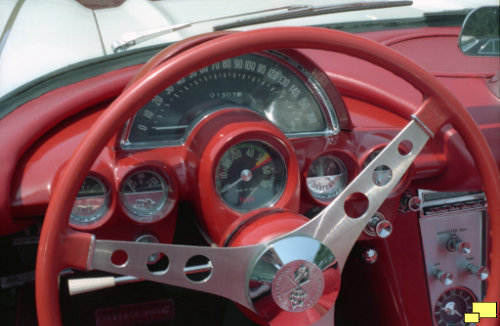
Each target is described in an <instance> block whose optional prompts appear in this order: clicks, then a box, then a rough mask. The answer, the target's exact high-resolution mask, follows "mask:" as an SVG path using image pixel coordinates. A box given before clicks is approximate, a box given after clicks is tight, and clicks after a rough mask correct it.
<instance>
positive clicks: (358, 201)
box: [344, 192, 369, 218]
mask: <svg viewBox="0 0 500 326" xmlns="http://www.w3.org/2000/svg"><path fill="white" fill-rule="evenodd" d="M368 202H369V201H368V197H366V196H365V195H364V194H362V193H360V192H355V193H353V194H351V195H349V197H347V199H346V201H345V202H344V211H345V213H346V214H347V216H349V217H350V218H358V217H361V216H362V215H363V214H364V213H365V212H366V211H367V210H368Z"/></svg>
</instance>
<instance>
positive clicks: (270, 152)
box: [215, 141, 286, 212]
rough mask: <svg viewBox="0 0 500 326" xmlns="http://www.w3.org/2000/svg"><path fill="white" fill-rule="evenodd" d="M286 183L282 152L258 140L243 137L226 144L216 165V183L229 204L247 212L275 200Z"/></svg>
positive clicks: (218, 190)
mask: <svg viewBox="0 0 500 326" xmlns="http://www.w3.org/2000/svg"><path fill="white" fill-rule="evenodd" d="M285 185H286V166H285V162H284V160H283V158H282V157H281V155H280V154H279V153H278V152H277V151H276V150H275V149H274V148H272V147H271V146H269V145H267V144H266V143H263V142H260V141H245V142H241V143H239V144H236V145H234V146H232V147H231V148H229V149H228V150H227V151H226V152H225V153H224V154H223V155H222V156H221V158H220V159H219V161H218V163H217V167H216V169H215V187H216V189H217V192H218V194H219V196H220V197H221V198H222V200H223V201H224V202H225V203H226V204H227V205H228V206H229V207H231V208H233V209H235V210H237V211H240V212H248V211H250V210H252V209H257V208H261V207H266V206H270V205H272V204H273V203H274V202H276V201H277V200H278V199H279V197H280V195H281V193H282V192H283V190H284V189H285Z"/></svg>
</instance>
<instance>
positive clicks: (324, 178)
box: [306, 155, 347, 201]
mask: <svg viewBox="0 0 500 326" xmlns="http://www.w3.org/2000/svg"><path fill="white" fill-rule="evenodd" d="M306 183H307V189H309V192H310V193H311V195H312V196H313V197H314V198H316V199H318V200H320V201H330V200H332V199H333V198H335V197H337V196H338V194H340V193H341V192H342V190H344V188H345V186H346V184H347V168H346V167H345V165H344V163H343V162H342V160H340V159H339V158H338V157H335V156H333V155H324V156H320V157H318V158H317V159H315V160H314V162H312V164H311V166H309V170H308V171H307V178H306Z"/></svg>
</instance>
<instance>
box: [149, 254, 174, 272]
mask: <svg viewBox="0 0 500 326" xmlns="http://www.w3.org/2000/svg"><path fill="white" fill-rule="evenodd" d="M169 265H170V262H169V260H168V257H167V255H165V254H164V253H162V252H155V253H154V254H151V255H150V256H149V257H148V261H147V263H146V266H147V267H148V271H150V272H151V273H153V274H158V275H161V274H165V273H166V272H167V270H168V266H169Z"/></svg>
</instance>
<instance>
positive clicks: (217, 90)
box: [124, 54, 336, 147]
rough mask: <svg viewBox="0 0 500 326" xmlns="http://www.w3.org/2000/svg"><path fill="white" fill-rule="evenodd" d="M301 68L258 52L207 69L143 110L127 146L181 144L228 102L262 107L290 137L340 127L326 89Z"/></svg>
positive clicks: (164, 93) (227, 104) (261, 109)
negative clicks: (329, 114) (190, 131)
mask: <svg viewBox="0 0 500 326" xmlns="http://www.w3.org/2000/svg"><path fill="white" fill-rule="evenodd" d="M301 71H302V70H300V69H298V68H294V67H292V65H290V64H287V63H286V62H285V61H284V60H281V59H280V60H278V59H277V58H275V57H272V56H267V55H257V54H247V55H244V56H240V57H235V58H231V59H227V60H224V61H221V62H218V63H215V64H213V65H210V66H208V67H205V68H203V69H201V70H199V71H196V72H194V73H192V74H190V75H189V76H187V77H185V78H183V79H182V80H180V81H178V82H177V83H176V84H174V85H172V86H170V87H168V88H167V89H166V90H164V91H163V92H161V93H160V94H158V95H157V96H156V97H154V98H153V100H152V101H151V102H150V103H148V104H147V105H146V106H145V107H144V108H142V109H141V110H140V111H139V112H138V113H137V114H136V115H135V117H134V119H133V121H132V123H131V125H130V128H129V130H128V137H127V139H125V140H124V146H131V147H141V146H143V147H149V146H163V145H168V144H171V143H176V142H177V143H178V142H179V141H181V139H182V138H183V137H184V136H185V135H186V132H187V130H188V129H189V128H190V126H192V125H193V123H195V122H196V121H197V120H199V119H201V118H202V117H204V116H205V115H206V114H208V113H210V112H213V111H214V110H217V109H218V108H221V107H227V106H233V107H234V106H237V107H242V108H248V109H251V110H254V111H257V112H259V113H260V114H262V115H263V116H265V117H266V118H267V119H268V120H269V121H271V122H272V123H274V124H275V125H276V126H278V128H280V129H281V130H282V131H283V132H284V133H286V134H287V135H293V134H301V135H302V134H303V133H324V132H326V131H327V130H329V128H334V129H335V128H336V126H330V124H329V123H327V121H326V120H325V113H324V110H328V111H330V112H333V108H331V104H330V103H329V102H328V103H327V100H326V98H327V97H326V96H324V95H322V96H321V97H320V96H319V95H318V94H323V93H322V92H323V91H322V88H321V87H320V86H319V83H317V82H315V81H314V79H313V78H312V77H310V76H308V75H305V74H306V73H305V72H301ZM301 74H302V75H301ZM319 98H321V100H319ZM320 103H322V104H320ZM323 107H328V109H324V108H323ZM332 116H333V113H332ZM328 120H330V117H328Z"/></svg>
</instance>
